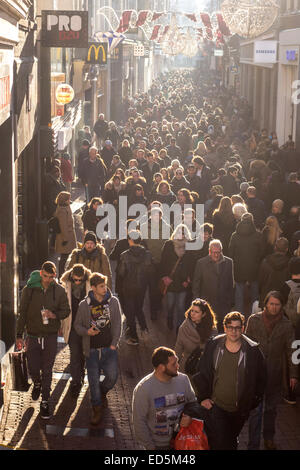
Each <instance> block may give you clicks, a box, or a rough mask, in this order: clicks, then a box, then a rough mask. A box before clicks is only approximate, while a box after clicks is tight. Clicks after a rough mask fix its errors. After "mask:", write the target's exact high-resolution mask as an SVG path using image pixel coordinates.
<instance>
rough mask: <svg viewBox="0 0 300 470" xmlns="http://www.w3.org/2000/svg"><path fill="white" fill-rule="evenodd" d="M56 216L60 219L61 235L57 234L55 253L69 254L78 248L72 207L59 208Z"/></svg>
mask: <svg viewBox="0 0 300 470" xmlns="http://www.w3.org/2000/svg"><path fill="white" fill-rule="evenodd" d="M54 215H55V217H57V218H58V221H59V226H60V230H61V231H60V233H57V234H56V238H55V252H56V253H60V254H69V253H71V251H72V250H74V248H76V246H77V244H76V233H75V227H74V218H73V214H72V210H71V207H70V205H67V206H58V207H57V209H56V211H55V214H54ZM64 242H67V243H66V244H65V243H64Z"/></svg>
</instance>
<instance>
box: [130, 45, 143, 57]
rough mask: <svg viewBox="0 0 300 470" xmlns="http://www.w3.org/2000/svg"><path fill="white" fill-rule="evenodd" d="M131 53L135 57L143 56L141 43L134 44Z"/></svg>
mask: <svg viewBox="0 0 300 470" xmlns="http://www.w3.org/2000/svg"><path fill="white" fill-rule="evenodd" d="M133 55H134V56H135V57H144V55H145V47H144V45H143V44H135V45H134V50H133Z"/></svg>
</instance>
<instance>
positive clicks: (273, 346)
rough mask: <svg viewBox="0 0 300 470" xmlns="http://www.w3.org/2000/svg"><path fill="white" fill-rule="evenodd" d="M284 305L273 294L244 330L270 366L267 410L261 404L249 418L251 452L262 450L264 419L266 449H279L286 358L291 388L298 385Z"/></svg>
mask: <svg viewBox="0 0 300 470" xmlns="http://www.w3.org/2000/svg"><path fill="white" fill-rule="evenodd" d="M283 305H284V300H283V297H282V294H281V293H280V292H278V291H270V292H269V293H268V294H267V296H266V298H265V300H264V309H263V311H262V312H260V313H255V314H253V315H251V316H250V317H249V319H248V324H247V328H246V331H245V334H246V335H247V336H248V337H249V338H250V339H252V340H253V341H256V342H257V343H259V347H260V349H261V351H262V353H263V354H264V356H265V358H266V366H267V385H266V390H265V397H264V408H263V404H260V405H259V406H258V407H257V408H256V409H255V410H253V411H252V412H251V414H250V418H249V442H248V449H249V450H257V449H259V446H260V435H261V427H262V420H263V437H264V445H265V449H267V450H276V445H275V443H274V436H275V421H276V412H277V410H276V409H277V405H278V403H279V402H280V399H281V391H282V386H283V380H282V379H283V377H284V374H283V368H284V363H285V357H286V356H287V358H288V363H289V374H290V387H291V389H294V388H295V387H296V385H297V378H298V370H297V365H295V364H293V362H292V354H293V352H294V350H293V349H292V344H293V341H294V339H295V333H294V329H293V326H292V323H291V322H290V320H289V319H288V318H287V317H286V315H285V314H284V310H283Z"/></svg>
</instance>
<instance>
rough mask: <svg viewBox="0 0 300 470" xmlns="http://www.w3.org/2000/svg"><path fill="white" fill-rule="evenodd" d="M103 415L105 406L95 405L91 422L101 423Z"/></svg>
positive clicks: (95, 424)
mask: <svg viewBox="0 0 300 470" xmlns="http://www.w3.org/2000/svg"><path fill="white" fill-rule="evenodd" d="M102 416H103V406H93V407H92V418H91V424H92V425H93V426H97V424H99V423H100V421H101V419H102Z"/></svg>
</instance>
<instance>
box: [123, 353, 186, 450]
mask: <svg viewBox="0 0 300 470" xmlns="http://www.w3.org/2000/svg"><path fill="white" fill-rule="evenodd" d="M152 365H153V367H154V371H153V372H152V373H151V374H149V375H147V376H146V377H144V378H143V379H142V380H141V381H140V382H139V383H138V384H137V386H136V387H135V389H134V391H133V399H132V411H133V426H134V431H135V436H136V439H137V441H138V442H139V443H140V444H141V445H142V446H143V447H144V449H146V450H167V449H170V448H171V447H170V441H171V438H172V435H173V431H174V428H175V427H176V425H177V423H178V422H179V419H180V416H181V413H182V410H183V408H184V405H185V404H186V403H191V402H194V401H195V393H194V391H193V389H192V386H191V383H190V381H189V378H188V377H187V375H185V374H181V373H179V372H178V369H179V365H178V358H177V356H176V354H175V351H173V350H172V349H169V348H166V347H163V346H162V347H159V348H157V349H155V350H154V352H153V354H152Z"/></svg>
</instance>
